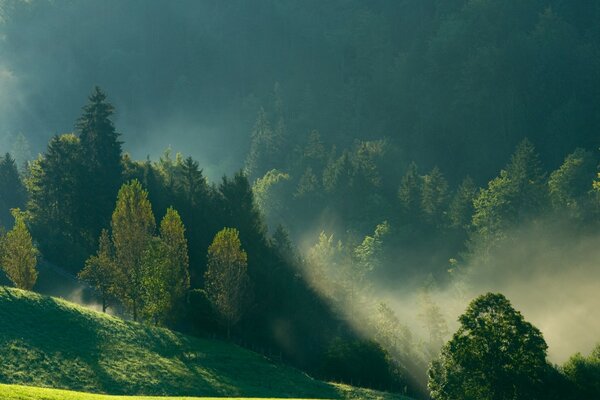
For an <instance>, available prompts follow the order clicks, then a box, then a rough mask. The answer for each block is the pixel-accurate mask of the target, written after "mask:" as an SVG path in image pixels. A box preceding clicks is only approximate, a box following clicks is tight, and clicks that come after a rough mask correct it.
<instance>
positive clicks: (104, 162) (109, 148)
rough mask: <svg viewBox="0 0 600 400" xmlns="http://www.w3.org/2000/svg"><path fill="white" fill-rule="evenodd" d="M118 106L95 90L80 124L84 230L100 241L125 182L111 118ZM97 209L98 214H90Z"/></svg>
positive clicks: (117, 139)
mask: <svg viewBox="0 0 600 400" xmlns="http://www.w3.org/2000/svg"><path fill="white" fill-rule="evenodd" d="M113 114H114V107H113V106H112V104H110V103H108V102H107V101H106V94H104V93H103V92H102V90H100V88H99V87H97V86H96V87H95V88H94V90H93V92H92V94H91V95H90V97H89V101H88V104H87V105H86V106H85V107H83V114H82V115H81V117H80V118H79V120H78V121H77V124H76V128H77V132H78V135H79V140H80V142H81V158H82V162H83V166H84V168H85V175H84V176H83V177H82V183H81V184H82V189H81V190H82V193H83V194H84V195H83V196H82V199H81V201H82V212H83V214H82V216H81V217H82V218H81V219H82V229H84V230H86V231H87V232H86V233H87V235H88V236H89V237H92V238H96V237H97V236H98V234H99V233H100V231H101V229H102V228H107V227H108V225H109V222H110V212H111V210H112V208H113V207H114V204H115V198H116V194H117V191H118V190H119V187H120V186H121V182H122V174H123V166H122V163H121V156H122V150H121V144H122V143H121V142H120V141H119V136H120V134H119V133H117V131H116V129H115V127H114V124H113V122H112V120H111V117H112V116H113ZM89 210H94V212H92V213H91V212H89Z"/></svg>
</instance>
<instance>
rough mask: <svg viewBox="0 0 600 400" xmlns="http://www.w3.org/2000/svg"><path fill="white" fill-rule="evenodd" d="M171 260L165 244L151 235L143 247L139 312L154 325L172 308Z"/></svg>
mask: <svg viewBox="0 0 600 400" xmlns="http://www.w3.org/2000/svg"><path fill="white" fill-rule="evenodd" d="M170 261H171V260H169V250H168V248H167V246H166V244H165V243H164V242H163V241H162V240H161V239H160V238H157V237H152V238H150V240H149V241H148V243H147V246H146V248H145V249H144V252H143V255H142V260H141V268H140V299H139V306H138V307H139V312H140V314H141V315H142V317H143V318H144V319H146V320H150V321H152V322H153V323H154V324H155V325H158V324H159V323H162V322H164V321H165V320H166V319H167V317H168V314H169V311H171V310H172V308H173V305H172V302H171V300H172V298H173V292H172V291H173V288H172V287H171V286H170V283H171V281H172V277H171V276H170V275H171V273H172V271H171V270H170V267H171V265H170V264H171V262H170Z"/></svg>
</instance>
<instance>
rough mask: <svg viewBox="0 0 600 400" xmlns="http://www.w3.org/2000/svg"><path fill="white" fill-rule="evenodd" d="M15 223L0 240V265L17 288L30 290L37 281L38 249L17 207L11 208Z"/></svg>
mask: <svg viewBox="0 0 600 400" xmlns="http://www.w3.org/2000/svg"><path fill="white" fill-rule="evenodd" d="M12 214H13V216H14V218H15V225H14V227H13V229H12V230H10V231H9V232H7V233H6V235H5V236H4V237H2V238H1V241H0V266H1V267H2V268H3V269H4V272H5V273H6V276H7V277H8V279H10V281H11V282H12V283H13V284H14V285H15V286H16V287H18V288H19V289H25V290H31V289H32V288H33V286H34V285H35V282H36V281H37V276H38V272H37V269H36V266H37V261H38V250H37V248H36V247H35V246H34V244H33V239H32V238H31V234H30V233H29V230H28V229H27V226H26V225H25V221H24V218H23V215H22V213H21V212H20V210H19V209H13V210H12Z"/></svg>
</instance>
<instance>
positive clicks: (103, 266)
mask: <svg viewBox="0 0 600 400" xmlns="http://www.w3.org/2000/svg"><path fill="white" fill-rule="evenodd" d="M98 242H99V243H98V251H97V252H96V254H95V255H93V256H91V257H90V258H88V259H87V261H86V262H85V267H84V268H83V269H82V270H81V271H80V272H79V274H78V275H77V276H78V278H79V279H80V280H82V281H84V282H86V283H87V284H88V285H90V286H92V287H93V288H94V289H96V291H97V292H98V293H100V297H101V299H102V312H106V309H107V308H108V307H109V303H110V300H111V299H112V297H113V293H114V290H115V283H116V279H117V273H116V265H115V259H114V249H113V245H112V242H111V240H110V235H109V233H108V230H106V229H103V230H102V233H101V234H100V239H99V241H98Z"/></svg>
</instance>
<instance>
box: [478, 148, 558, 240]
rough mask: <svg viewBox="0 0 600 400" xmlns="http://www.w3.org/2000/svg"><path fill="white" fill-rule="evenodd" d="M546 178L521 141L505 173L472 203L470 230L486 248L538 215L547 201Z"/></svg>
mask: <svg viewBox="0 0 600 400" xmlns="http://www.w3.org/2000/svg"><path fill="white" fill-rule="evenodd" d="M544 178H545V175H544V173H543V171H542V168H541V164H540V161H539V158H538V156H537V154H536V153H535V149H534V147H533V145H532V144H531V142H529V141H528V140H527V139H524V140H523V141H522V142H521V143H520V144H519V145H518V146H517V149H516V150H515V153H514V154H513V156H512V157H511V160H510V162H509V163H508V165H507V166H506V169H504V170H502V171H500V176H498V177H496V178H494V179H493V180H491V181H490V182H489V183H488V187H487V188H486V189H483V190H481V191H480V192H479V194H478V196H477V197H476V198H475V200H474V202H473V206H474V213H473V227H474V228H475V233H476V234H477V235H478V238H479V239H481V240H483V242H484V243H485V244H486V246H489V245H491V243H493V242H494V241H495V240H497V239H499V238H501V237H503V236H504V233H505V230H506V229H507V228H509V227H511V226H513V225H514V224H515V223H517V222H522V221H523V220H527V219H530V218H532V217H533V216H535V215H536V214H537V213H538V212H540V211H541V210H542V209H543V207H544V205H545V200H546V195H547V191H546V187H545V185H544Z"/></svg>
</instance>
